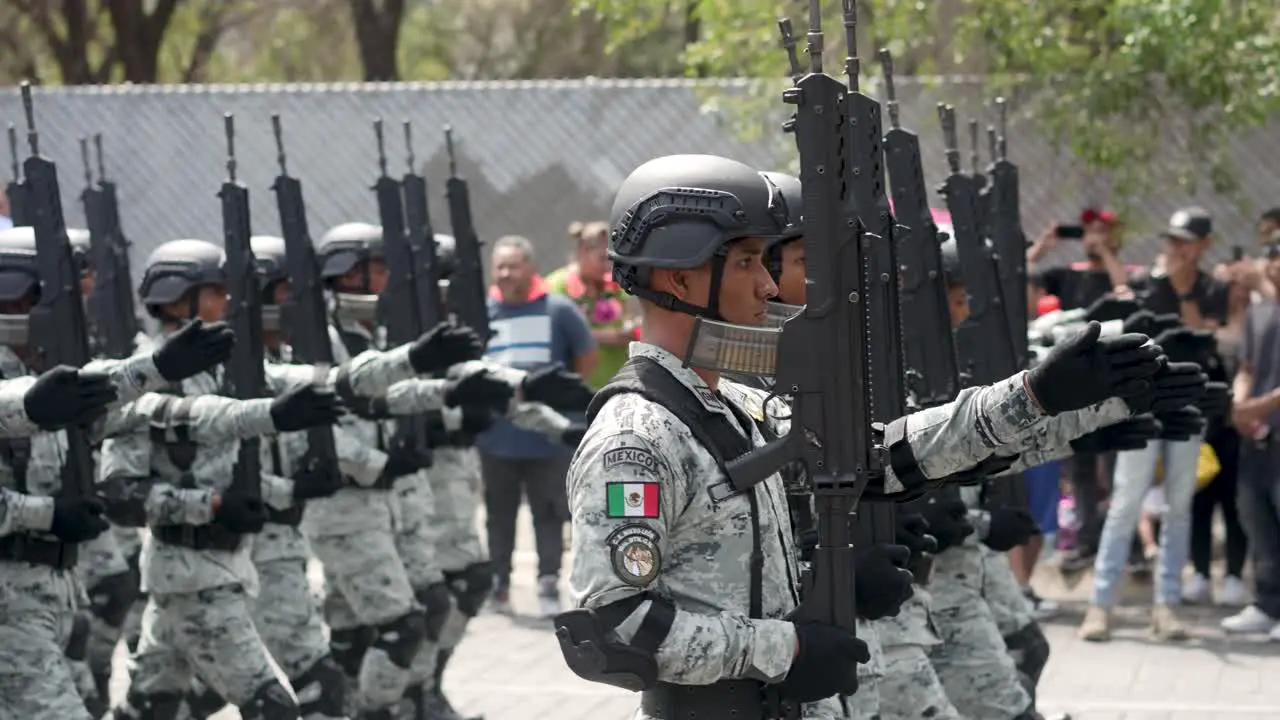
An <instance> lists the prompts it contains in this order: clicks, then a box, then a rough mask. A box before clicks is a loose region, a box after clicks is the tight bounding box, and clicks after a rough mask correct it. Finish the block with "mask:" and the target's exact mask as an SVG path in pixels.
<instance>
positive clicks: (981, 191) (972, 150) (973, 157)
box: [969, 119, 991, 238]
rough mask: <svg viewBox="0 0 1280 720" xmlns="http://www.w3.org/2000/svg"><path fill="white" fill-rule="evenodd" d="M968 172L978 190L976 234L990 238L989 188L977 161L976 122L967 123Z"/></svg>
mask: <svg viewBox="0 0 1280 720" xmlns="http://www.w3.org/2000/svg"><path fill="white" fill-rule="evenodd" d="M969 170H970V172H971V173H972V175H973V184H974V187H976V188H977V189H978V195H977V197H978V204H977V207H976V208H975V210H976V211H977V217H978V234H979V235H981V236H982V237H984V238H985V237H991V186H990V185H988V184H987V177H986V176H985V175H983V174H982V170H981V169H980V160H979V159H978V121H977V120H976V119H975V120H970V121H969Z"/></svg>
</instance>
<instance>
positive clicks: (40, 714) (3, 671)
mask: <svg viewBox="0 0 1280 720" xmlns="http://www.w3.org/2000/svg"><path fill="white" fill-rule="evenodd" d="M82 599H83V596H82V591H81V590H80V585H79V582H78V580H77V579H76V577H75V576H74V573H72V572H66V571H58V570H53V569H50V568H45V567H39V566H31V565H26V564H25V563H21V564H19V563H12V562H0V717H4V718H6V720H7V719H8V718H13V719H14V720H18V719H19V718H20V719H21V720H92V719H91V718H90V716H89V712H88V711H87V710H85V707H84V700H83V699H82V697H81V693H80V691H79V689H78V687H77V681H76V674H75V673H74V672H73V670H72V667H71V664H70V663H69V662H68V661H67V658H66V654H65V651H66V645H67V640H68V638H69V637H70V635H71V627H72V624H73V622H74V619H75V608H76V607H77V606H78V605H79V604H80V603H81V601H82Z"/></svg>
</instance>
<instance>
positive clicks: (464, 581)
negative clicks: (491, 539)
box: [445, 562, 493, 617]
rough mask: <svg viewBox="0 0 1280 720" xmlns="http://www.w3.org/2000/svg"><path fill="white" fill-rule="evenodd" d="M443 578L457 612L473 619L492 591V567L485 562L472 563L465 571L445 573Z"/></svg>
mask: <svg viewBox="0 0 1280 720" xmlns="http://www.w3.org/2000/svg"><path fill="white" fill-rule="evenodd" d="M445 577H446V578H448V580H449V590H450V591H451V592H453V596H454V598H455V600H456V601H457V603H458V612H460V613H462V614H463V615H466V616H467V617H475V616H476V613H478V612H480V607H481V606H482V605H484V601H485V600H486V599H488V597H489V592H490V591H491V590H493V566H492V565H491V564H489V563H487V562H479V563H473V564H471V565H468V566H467V568H466V569H465V570H460V571H458V572H452V573H445Z"/></svg>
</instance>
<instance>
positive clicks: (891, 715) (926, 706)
mask: <svg viewBox="0 0 1280 720" xmlns="http://www.w3.org/2000/svg"><path fill="white" fill-rule="evenodd" d="M931 602H932V597H931V595H930V594H929V591H928V589H926V588H925V587H924V586H921V585H916V586H915V594H914V595H912V596H911V599H909V600H907V602H905V603H903V605H902V610H901V611H900V612H899V613H898V615H897V617H892V618H885V619H883V620H878V621H876V629H877V630H878V631H879V635H880V644H881V646H882V647H883V651H884V664H885V667H884V677H883V678H882V679H881V680H880V683H879V687H880V718H881V720H924V719H925V718H928V720H962V718H963V716H961V715H960V712H959V711H958V710H956V708H955V706H954V705H952V704H951V699H950V698H948V697H947V691H946V689H945V688H944V687H943V686H942V682H941V681H940V680H939V679H938V675H937V673H936V672H934V669H933V663H932V661H930V659H929V654H930V653H931V652H932V651H933V649H934V648H936V647H937V646H938V645H941V644H942V640H941V639H940V638H939V637H938V633H937V631H936V630H935V629H934V623H933V618H932V614H931V612H930V609H929V606H930V603H931ZM859 692H861V691H859Z"/></svg>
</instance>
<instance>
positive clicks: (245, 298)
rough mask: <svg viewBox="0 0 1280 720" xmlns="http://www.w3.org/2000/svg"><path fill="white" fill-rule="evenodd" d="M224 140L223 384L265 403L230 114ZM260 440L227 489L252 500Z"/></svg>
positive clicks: (253, 441)
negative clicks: (227, 337)
mask: <svg viewBox="0 0 1280 720" xmlns="http://www.w3.org/2000/svg"><path fill="white" fill-rule="evenodd" d="M223 128H224V130H225V132H226V136H227V181H226V182H224V183H222V189H221V190H219V191H218V197H219V198H220V199H221V200H222V244H223V248H224V249H225V250H226V254H227V263H226V268H227V295H228V296H229V298H228V306H227V307H228V320H229V321H230V324H231V329H232V331H234V332H235V335H236V344H235V345H234V346H233V347H232V348H231V358H230V359H229V360H228V361H227V365H226V373H225V375H224V380H225V383H226V388H225V392H226V394H227V395H228V396H230V397H234V398H237V399H240V400H256V399H258V398H262V397H267V396H268V393H267V380H266V376H265V375H264V373H263V367H262V366H263V362H264V361H265V358H264V357H263V349H262V292H261V289H260V288H259V287H258V273H257V261H256V260H255V259H254V257H253V248H252V247H251V246H250V244H249V238H250V237H251V236H252V235H253V233H252V231H251V229H250V224H249V188H247V187H245V186H244V184H243V183H240V182H238V181H237V180H236V127H235V117H234V116H233V115H232V114H231V113H227V114H226V115H224V116H223ZM261 453H262V440H261V439H260V438H256V437H255V438H247V439H244V440H241V441H240V451H239V455H238V456H237V458H236V465H235V469H234V470H233V471H232V476H231V487H232V489H233V490H235V491H236V492H239V493H243V494H246V495H248V496H250V497H259V496H261V494H262V454H261Z"/></svg>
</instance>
